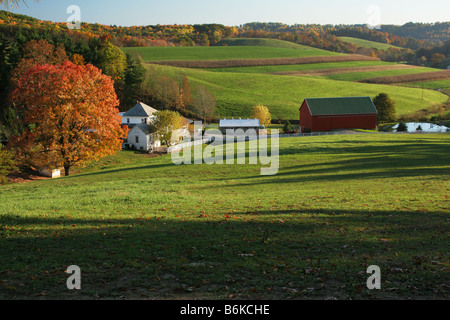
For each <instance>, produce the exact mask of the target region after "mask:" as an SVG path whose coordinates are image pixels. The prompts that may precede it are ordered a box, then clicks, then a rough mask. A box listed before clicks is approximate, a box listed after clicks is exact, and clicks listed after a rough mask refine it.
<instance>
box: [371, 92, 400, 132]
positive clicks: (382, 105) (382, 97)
mask: <svg viewBox="0 0 450 320" xmlns="http://www.w3.org/2000/svg"><path fill="white" fill-rule="evenodd" d="M373 103H374V104H375V107H376V108H377V110H378V124H380V123H389V122H395V121H396V110H395V101H394V100H392V99H391V98H390V97H389V96H388V95H387V94H386V93H380V94H379V95H378V96H376V97H375V98H374V99H373Z"/></svg>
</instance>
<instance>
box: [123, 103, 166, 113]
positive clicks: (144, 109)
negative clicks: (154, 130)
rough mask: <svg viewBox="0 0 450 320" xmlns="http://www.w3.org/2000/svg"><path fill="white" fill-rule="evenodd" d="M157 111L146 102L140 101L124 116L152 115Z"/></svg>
mask: <svg viewBox="0 0 450 320" xmlns="http://www.w3.org/2000/svg"><path fill="white" fill-rule="evenodd" d="M157 111H158V110H156V109H153V108H152V107H149V106H148V105H146V104H145V103H142V102H138V103H137V104H136V105H135V106H134V107H133V108H131V109H130V110H128V111H127V112H125V113H124V114H123V117H151V116H152V115H153V113H155V112H157Z"/></svg>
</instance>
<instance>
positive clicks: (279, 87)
mask: <svg viewBox="0 0 450 320" xmlns="http://www.w3.org/2000/svg"><path fill="white" fill-rule="evenodd" d="M149 68H156V69H158V70H163V71H164V72H166V73H167V74H171V75H176V74H184V75H187V76H188V78H189V79H190V81H191V82H192V84H193V87H194V88H195V87H196V86H199V85H202V86H205V87H206V88H207V89H208V90H209V91H210V92H211V93H213V94H214V96H215V97H216V99H217V103H218V110H217V116H220V117H225V116H226V117H232V116H234V117H249V116H251V113H252V107H253V106H254V105H256V104H264V105H266V106H268V107H269V109H270V111H271V113H272V116H273V118H274V119H277V118H278V117H284V118H285V119H286V118H288V119H298V109H299V107H300V105H301V103H302V101H303V100H304V99H305V98H311V97H313V98H314V97H334V96H371V97H374V96H375V95H377V94H379V93H380V92H386V93H388V94H389V95H390V96H392V98H393V99H394V100H395V101H396V103H397V111H398V114H399V115H403V114H407V113H412V112H415V111H417V110H420V109H424V108H430V107H432V106H434V105H437V104H444V103H446V102H447V101H448V97H447V96H446V95H444V94H442V93H440V92H437V91H431V90H427V91H426V93H425V100H422V90H421V89H416V88H403V87H396V86H395V87H394V86H385V85H371V84H363V83H356V82H347V81H335V80H329V79H321V78H313V77H306V76H304V77H298V76H279V75H270V74H253V73H245V74H244V73H233V72H211V71H203V70H195V69H183V68H174V67H168V66H156V65H153V66H149Z"/></svg>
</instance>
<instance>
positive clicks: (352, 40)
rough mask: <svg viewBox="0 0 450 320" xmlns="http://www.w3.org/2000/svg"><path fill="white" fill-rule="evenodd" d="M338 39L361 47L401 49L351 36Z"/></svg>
mask: <svg viewBox="0 0 450 320" xmlns="http://www.w3.org/2000/svg"><path fill="white" fill-rule="evenodd" d="M339 39H341V40H342V41H344V42H348V43H353V44H354V45H357V46H358V47H362V48H375V49H379V50H388V49H389V48H394V49H402V48H401V47H397V46H393V45H390V44H387V43H380V42H375V41H369V40H364V39H358V38H352V37H339Z"/></svg>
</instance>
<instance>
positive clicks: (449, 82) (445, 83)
mask: <svg viewBox="0 0 450 320" xmlns="http://www.w3.org/2000/svg"><path fill="white" fill-rule="evenodd" d="M405 86H408V87H413V88H422V87H423V88H425V89H434V90H436V89H444V90H447V91H450V79H446V80H436V81H423V82H412V83H405Z"/></svg>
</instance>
